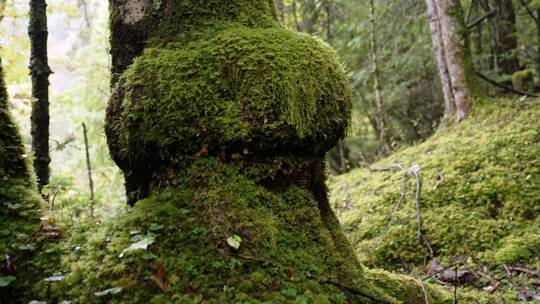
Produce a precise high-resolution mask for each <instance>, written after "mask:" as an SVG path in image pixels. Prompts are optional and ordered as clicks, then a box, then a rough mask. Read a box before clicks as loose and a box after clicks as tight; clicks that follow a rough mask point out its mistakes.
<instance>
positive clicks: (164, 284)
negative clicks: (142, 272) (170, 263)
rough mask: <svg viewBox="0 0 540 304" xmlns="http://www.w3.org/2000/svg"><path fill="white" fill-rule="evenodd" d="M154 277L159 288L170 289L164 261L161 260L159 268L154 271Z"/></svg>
mask: <svg viewBox="0 0 540 304" xmlns="http://www.w3.org/2000/svg"><path fill="white" fill-rule="evenodd" d="M152 277H153V278H154V281H156V283H157V284H158V286H159V288H161V290H163V291H167V289H169V280H168V279H167V270H166V269H165V264H164V263H163V261H161V262H160V263H159V265H158V268H157V269H156V272H154V275H153V276H152Z"/></svg>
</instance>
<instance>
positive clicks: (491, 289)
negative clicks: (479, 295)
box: [482, 285, 497, 293]
mask: <svg viewBox="0 0 540 304" xmlns="http://www.w3.org/2000/svg"><path fill="white" fill-rule="evenodd" d="M482 289H483V290H484V291H485V292H487V293H493V292H494V291H495V289H497V287H496V286H493V285H489V286H486V287H484V288H482Z"/></svg>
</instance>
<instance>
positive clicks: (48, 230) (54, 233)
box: [36, 225, 64, 238]
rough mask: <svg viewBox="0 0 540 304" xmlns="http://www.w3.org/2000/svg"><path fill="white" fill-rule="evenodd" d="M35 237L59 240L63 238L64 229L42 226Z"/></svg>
mask: <svg viewBox="0 0 540 304" xmlns="http://www.w3.org/2000/svg"><path fill="white" fill-rule="evenodd" d="M36 235H37V236H39V237H50V238H61V237H63V236H64V228H63V227H53V226H51V225H42V226H41V230H40V231H39V232H38V233H36Z"/></svg>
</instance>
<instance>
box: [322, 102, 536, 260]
mask: <svg viewBox="0 0 540 304" xmlns="http://www.w3.org/2000/svg"><path fill="white" fill-rule="evenodd" d="M539 120H540V109H539V104H538V100H536V99H535V100H525V101H515V100H500V99H499V100H479V101H478V104H477V106H476V109H475V113H474V114H473V116H472V117H471V118H470V119H469V120H467V121H464V122H463V123H461V124H459V125H455V126H451V127H448V128H446V129H443V130H440V131H439V132H437V133H436V134H435V135H434V136H433V137H432V138H430V139H429V140H427V141H426V142H424V143H422V144H419V145H417V146H414V147H411V148H407V149H404V150H402V151H400V152H397V153H395V154H394V155H392V156H390V157H389V158H388V159H385V160H383V161H381V162H378V163H376V164H374V165H373V166H372V167H373V168H386V167H389V166H392V165H394V164H396V163H399V164H401V165H403V166H405V167H411V166H413V164H415V163H416V164H418V165H419V166H420V168H421V171H420V175H421V178H422V189H423V190H422V193H421V198H420V204H421V209H422V219H423V222H424V229H425V231H424V234H425V236H426V238H427V239H428V240H429V242H430V243H431V245H432V247H433V249H434V253H435V255H436V256H441V257H443V258H446V259H447V260H448V259H450V258H451V257H453V256H473V257H475V258H476V259H477V260H478V261H479V262H480V263H482V264H484V265H488V266H492V267H496V266H498V265H502V264H513V263H518V262H520V263H529V264H532V265H534V263H535V261H538V258H539V256H538V254H539V251H538V248H540V242H539V239H538V237H534V234H537V232H538V229H539V228H540V220H539V219H538V214H539V213H540V205H539V204H538V202H539V201H540V163H539V158H538V155H540V132H539V129H538V121H539ZM403 174H404V173H403V172H400V171H399V170H390V171H385V172H370V171H368V170H366V169H358V170H355V171H353V172H351V173H349V174H346V175H344V176H340V177H336V178H334V179H333V180H332V182H331V183H330V185H331V188H332V190H331V197H332V204H333V206H334V207H335V208H336V210H337V212H338V214H339V218H340V219H341V222H342V223H343V226H344V229H345V231H346V233H347V235H348V237H349V239H350V240H351V242H352V244H353V247H354V248H355V249H356V251H357V253H358V254H359V256H360V259H361V261H362V262H364V263H367V264H375V265H378V266H382V267H384V268H390V269H397V268H400V267H403V266H405V265H408V264H414V265H422V264H423V262H424V258H425V256H426V255H427V250H426V249H425V246H424V245H423V244H422V243H421V242H420V241H419V240H418V238H417V228H416V210H415V199H414V195H415V180H414V178H413V177H410V178H408V179H407V180H406V182H405V184H404V187H402V178H403ZM402 193H403V194H404V195H405V196H404V199H403V198H402ZM344 206H345V208H344Z"/></svg>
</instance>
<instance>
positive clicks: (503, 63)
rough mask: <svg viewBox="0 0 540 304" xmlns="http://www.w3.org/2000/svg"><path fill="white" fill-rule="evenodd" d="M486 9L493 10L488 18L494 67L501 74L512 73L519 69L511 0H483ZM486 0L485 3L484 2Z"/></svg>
mask: <svg viewBox="0 0 540 304" xmlns="http://www.w3.org/2000/svg"><path fill="white" fill-rule="evenodd" d="M481 2H484V3H485V4H484V6H485V7H486V8H487V10H486V11H494V12H495V15H494V17H493V18H490V19H489V26H490V27H491V44H492V54H493V59H492V60H493V64H494V67H495V68H496V69H497V70H499V72H500V73H501V74H510V75H511V74H513V73H514V72H516V71H517V70H518V69H519V60H518V58H517V47H518V42H517V36H516V33H517V30H516V13H515V9H514V4H513V2H512V0H489V1H486V0H483V1H481ZM486 2H487V3H486Z"/></svg>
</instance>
